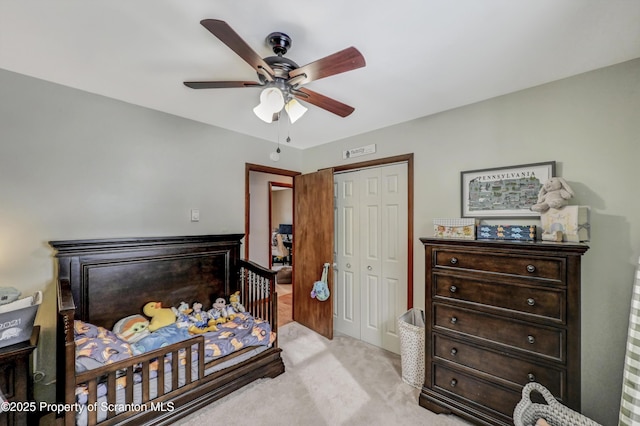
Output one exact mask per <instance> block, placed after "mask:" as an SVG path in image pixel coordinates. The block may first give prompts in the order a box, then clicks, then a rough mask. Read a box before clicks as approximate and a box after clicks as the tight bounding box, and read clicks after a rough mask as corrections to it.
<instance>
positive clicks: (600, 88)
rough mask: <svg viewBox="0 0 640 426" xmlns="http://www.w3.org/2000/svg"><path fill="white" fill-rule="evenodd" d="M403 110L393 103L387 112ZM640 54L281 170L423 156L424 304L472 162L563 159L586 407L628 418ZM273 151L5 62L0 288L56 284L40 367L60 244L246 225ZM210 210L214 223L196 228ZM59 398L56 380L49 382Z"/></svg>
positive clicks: (43, 318)
mask: <svg viewBox="0 0 640 426" xmlns="http://www.w3.org/2000/svg"><path fill="white" fill-rule="evenodd" d="M392 107H393V106H392V105H390V108H392ZM638 135H640V60H635V61H631V62H627V63H624V64H620V65H617V66H614V67H609V68H605V69H601V70H597V71H594V72H590V73H587V74H583V75H580V76H577V77H573V78H569V79H566V80H562V81H558V82H555V83H551V84H547V85H544V86H540V87H537V88H533V89H529V90H525V91H522V92H518V93H514V94H510V95H506V96H502V97H499V98H495V99H491V100H488V101H485V102H481V103H478V104H474V105H470V106H467V107H464V108H459V109H455V110H451V111H448V112H445V113H441V114H437V115H433V116H429V117H424V118H421V119H418V120H414V121H411V122H408V123H404V124H401V125H397V126H392V127H388V128H385V129H382V130H379V131H376V132H372V133H368V134H364V135H360V136H357V137H353V138H349V139H347V140H343V141H338V142H334V143H332V144H329V145H326V146H321V147H316V148H312V149H308V150H305V151H302V152H301V151H297V150H295V149H287V150H286V151H284V152H283V154H282V155H281V160H280V162H279V163H277V167H279V168H284V169H290V170H300V171H312V170H316V169H318V168H322V167H327V166H333V165H339V164H345V163H347V161H344V160H342V157H341V151H342V150H343V149H347V148H353V147H358V146H362V145H368V144H370V143H376V144H377V147H378V152H377V153H376V154H375V155H373V156H369V157H360V158H357V160H365V159H373V158H377V157H386V156H391V155H397V154H403V153H409V152H413V153H415V217H414V221H415V234H414V238H415V247H414V250H415V258H414V265H415V269H414V271H413V274H414V282H415V300H414V304H415V305H416V306H424V288H423V286H421V281H422V280H423V278H424V260H423V253H422V247H421V245H420V243H419V241H418V237H421V236H429V235H432V232H433V231H432V227H431V220H432V218H434V217H456V216H459V214H460V213H459V212H460V188H459V174H460V171H462V170H473V169H479V168H485V167H497V166H506V165H515V164H524V163H534V162H541V161H550V160H555V161H557V162H558V174H559V175H560V176H564V177H565V178H566V179H567V180H568V181H569V183H570V184H571V186H572V187H573V189H574V190H575V191H576V193H577V196H576V198H575V199H574V200H572V204H581V205H590V206H591V207H592V226H593V232H592V240H591V242H590V243H589V245H590V247H591V249H590V250H589V251H588V252H587V254H586V255H585V256H584V259H583V262H584V263H583V268H582V272H583V279H582V283H583V288H582V291H583V296H582V318H583V333H582V335H583V339H582V346H583V358H582V376H583V386H582V388H583V398H582V401H583V411H584V412H585V413H586V414H587V415H589V416H591V417H593V418H594V419H595V420H597V421H599V422H601V423H603V424H614V423H616V419H617V411H618V406H619V397H620V391H621V378H622V365H623V358H624V346H625V340H626V330H627V321H628V315H629V300H630V295H631V285H632V279H633V270H634V265H635V263H636V261H637V259H638V256H640V215H639V213H640V199H639V198H638V197H637V196H636V195H635V192H634V191H633V190H632V185H633V184H634V183H635V182H638V181H639V177H640V172H639V171H638V170H639V169H638V167H637V166H636V164H635V162H637V160H638V158H640V155H639V154H640V148H639V144H638ZM272 150H273V144H271V143H266V142H264V141H261V140H257V139H253V138H250V137H247V136H244V135H239V134H236V133H233V132H228V131H224V130H222V129H217V128H213V127H209V126H205V125H202V124H199V123H195V122H191V121H188V120H184V119H180V118H177V117H173V116H170V115H166V114H162V113H158V112H154V111H150V110H147V109H143V108H139V107H135V106H131V105H128V104H125V103H122V102H117V101H113V100H110V99H106V98H103V97H100V96H95V95H91V94H87V93H83V92H79V91H76V90H72V89H69V88H65V87H61V86H58V85H54V84H49V83H45V82H42V81H39V80H35V79H31V78H28V77H24V76H20V75H16V74H13V73H9V72H6V71H0V194H2V199H1V201H0V285H3V286H9V285H12V286H16V287H18V288H20V289H21V290H22V291H23V292H25V293H28V292H31V291H34V290H39V289H40V290H44V291H45V302H44V306H43V307H42V308H41V310H40V313H39V315H38V319H37V322H38V323H40V324H42V325H43V327H44V333H43V334H44V336H43V337H44V338H43V339H42V342H41V345H40V349H39V351H40V354H41V358H44V361H41V362H39V368H40V369H41V370H45V372H46V373H47V375H46V377H45V379H44V381H43V382H47V381H51V380H53V378H54V376H53V374H54V371H53V362H52V353H53V334H52V333H53V329H52V327H53V320H54V308H55V294H54V289H53V279H54V276H55V270H54V262H53V259H52V255H53V253H52V251H51V249H50V248H49V247H48V245H47V241H49V240H52V239H73V238H93V237H124V236H152V235H180V234H201V233H216V232H243V228H244V223H243V220H244V215H242V214H238V213H239V212H243V211H244V163H245V162H250V163H258V164H266V165H269V164H270V165H273V163H270V161H269V160H268V158H269V157H268V156H269V152H271V151H272ZM191 208H199V209H200V212H201V221H200V222H198V223H191V222H189V209H191ZM36 391H37V392H38V395H40V398H49V399H52V395H53V386H38V388H36Z"/></svg>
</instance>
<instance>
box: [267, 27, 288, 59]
mask: <svg viewBox="0 0 640 426" xmlns="http://www.w3.org/2000/svg"><path fill="white" fill-rule="evenodd" d="M267 44H268V45H269V46H271V49H273V53H275V54H276V55H278V56H280V55H285V54H286V53H287V51H288V50H289V48H290V47H291V37H289V36H288V35H286V34H285V33H281V32H274V33H271V34H269V35H268V36H267Z"/></svg>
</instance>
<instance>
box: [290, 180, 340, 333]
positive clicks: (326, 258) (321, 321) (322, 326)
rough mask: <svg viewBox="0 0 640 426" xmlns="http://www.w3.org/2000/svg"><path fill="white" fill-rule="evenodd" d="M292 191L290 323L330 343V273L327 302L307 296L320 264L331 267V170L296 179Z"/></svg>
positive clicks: (320, 268)
mask: <svg viewBox="0 0 640 426" xmlns="http://www.w3.org/2000/svg"><path fill="white" fill-rule="evenodd" d="M293 188H294V193H293V194H294V195H293V200H294V206H295V207H294V223H295V226H294V229H293V243H294V254H293V270H294V280H293V319H294V321H297V322H299V323H300V324H302V325H304V326H306V327H308V328H310V329H312V330H313V331H315V332H316V333H319V334H321V335H323V336H325V337H326V338H327V339H333V273H331V272H329V274H328V283H329V289H330V292H331V296H330V297H329V299H328V300H326V301H324V302H321V301H319V300H318V299H312V298H311V296H310V294H311V289H312V288H313V283H314V282H316V281H318V280H319V279H320V276H321V275H322V266H323V264H325V263H329V264H333V232H334V229H333V220H334V219H333V218H334V211H333V170H332V169H325V170H321V171H319V172H315V173H309V174H306V175H298V176H295V177H294V184H293Z"/></svg>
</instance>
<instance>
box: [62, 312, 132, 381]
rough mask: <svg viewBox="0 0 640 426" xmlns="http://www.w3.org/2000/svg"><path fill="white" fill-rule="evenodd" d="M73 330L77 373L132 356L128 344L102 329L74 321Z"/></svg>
mask: <svg viewBox="0 0 640 426" xmlns="http://www.w3.org/2000/svg"><path fill="white" fill-rule="evenodd" d="M74 330H75V343H76V371H77V372H82V371H86V370H90V369H93V368H97V367H100V366H102V365H107V364H112V363H114V362H117V361H122V360H124V359H127V358H131V357H132V356H133V354H132V352H131V347H130V346H129V344H128V343H127V342H125V341H123V340H120V339H119V338H118V337H117V336H116V335H115V333H113V332H112V331H110V330H107V329H106V328H104V327H97V326H95V325H93V324H89V323H86V322H83V321H78V320H76V321H75V323H74Z"/></svg>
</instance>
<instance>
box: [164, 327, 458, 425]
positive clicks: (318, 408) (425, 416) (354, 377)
mask: <svg viewBox="0 0 640 426" xmlns="http://www.w3.org/2000/svg"><path fill="white" fill-rule="evenodd" d="M279 342H280V347H281V348H282V349H283V354H282V357H283V359H284V363H285V367H286V372H285V373H284V374H281V375H280V376H278V377H276V378H274V379H261V380H258V381H256V382H254V383H251V384H249V385H247V386H245V387H244V388H242V389H239V390H237V391H236V392H234V393H232V394H231V395H228V396H226V397H224V398H222V399H221V400H219V401H217V402H215V403H213V404H211V405H210V406H209V407H207V408H204V409H202V410H200V411H198V412H196V413H194V414H192V415H190V416H188V417H186V418H184V419H182V420H179V421H178V422H177V423H176V424H178V425H182V426H201V425H204V424H225V425H228V424H249V425H265V426H271V425H274V426H275V425H305V426H307V425H309V426H315V425H318V426H320V425H367V426H375V425H385V426H386V425H432V426H468V425H469V423H467V422H465V421H464V420H461V419H460V418H458V417H456V416H453V415H442V414H440V415H436V414H434V413H432V412H431V411H428V410H426V409H424V408H422V407H420V406H419V405H418V394H419V391H418V389H416V388H413V387H412V386H410V385H408V384H406V383H404V382H403V381H402V374H401V371H400V370H401V368H400V357H399V356H398V355H395V354H393V353H391V352H388V351H385V350H383V349H381V348H378V347H375V346H372V345H369V344H367V343H364V342H362V341H360V340H357V339H353V338H351V337H347V336H344V335H336V336H334V339H333V340H327V339H325V338H324V337H322V336H320V335H318V334H316V333H314V332H312V331H311V330H309V329H307V328H306V327H304V326H302V325H300V324H298V323H296V322H291V323H289V324H287V325H285V326H284V327H281V328H280V329H279Z"/></svg>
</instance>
